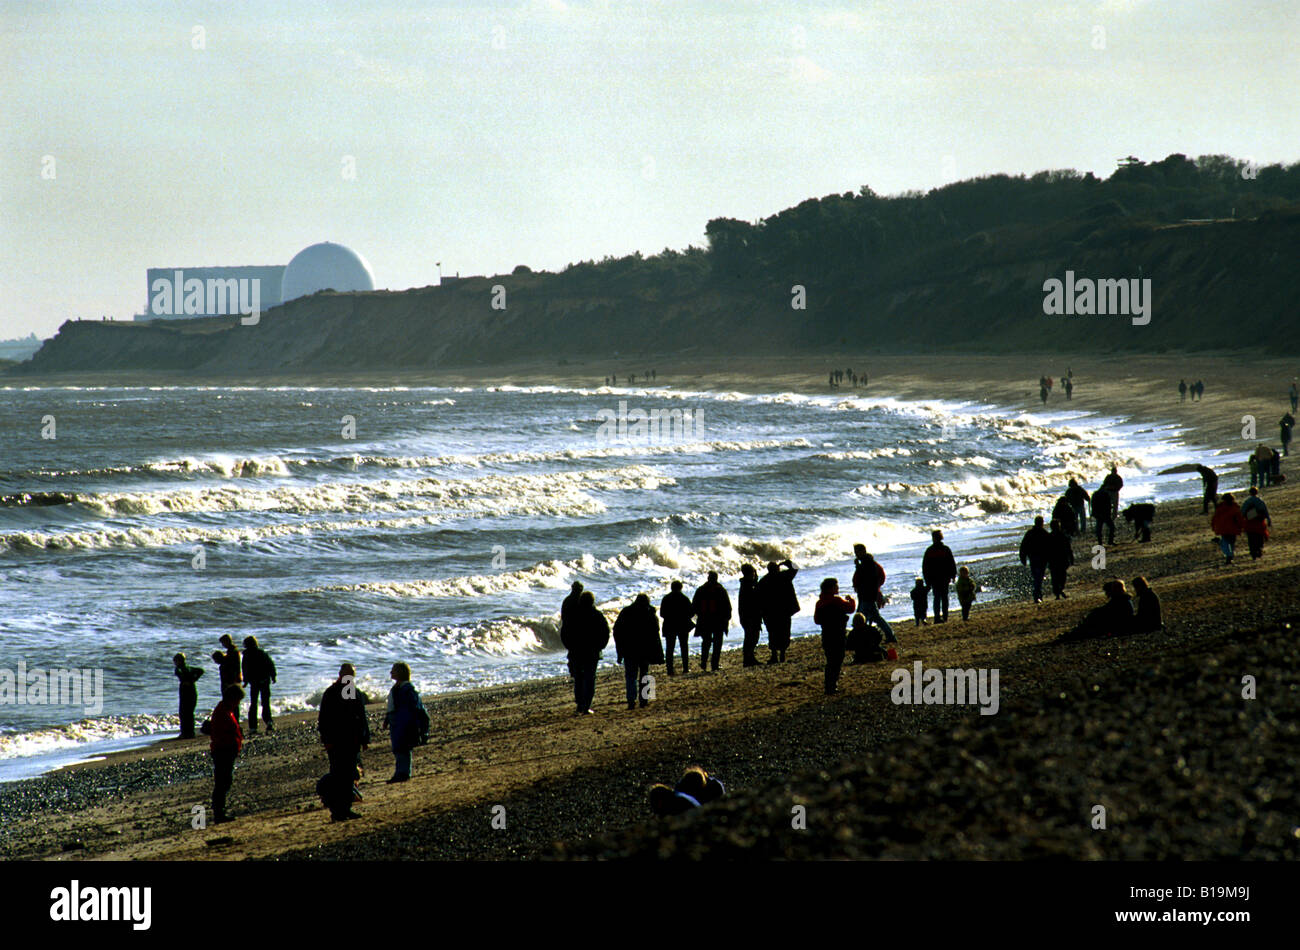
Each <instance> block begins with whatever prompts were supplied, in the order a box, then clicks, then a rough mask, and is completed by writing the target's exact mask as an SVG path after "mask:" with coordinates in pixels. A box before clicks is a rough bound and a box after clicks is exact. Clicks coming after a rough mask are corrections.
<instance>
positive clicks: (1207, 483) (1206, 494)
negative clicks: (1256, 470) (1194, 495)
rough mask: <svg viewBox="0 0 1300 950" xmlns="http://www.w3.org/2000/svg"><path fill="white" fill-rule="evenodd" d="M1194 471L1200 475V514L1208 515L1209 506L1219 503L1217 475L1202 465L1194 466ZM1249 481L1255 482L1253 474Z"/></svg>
mask: <svg viewBox="0 0 1300 950" xmlns="http://www.w3.org/2000/svg"><path fill="white" fill-rule="evenodd" d="M1252 458H1253V456H1252ZM1196 473H1197V474H1198V475H1200V476H1201V514H1203V515H1208V514H1209V513H1210V506H1211V505H1217V504H1218V503H1219V475H1218V473H1217V472H1216V471H1215V470H1214V469H1212V468H1207V467H1206V466H1204V465H1198V466H1196ZM1250 483H1251V484H1252V485H1253V484H1255V477H1254V475H1252V476H1251V479H1250Z"/></svg>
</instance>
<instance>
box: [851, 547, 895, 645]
mask: <svg viewBox="0 0 1300 950" xmlns="http://www.w3.org/2000/svg"><path fill="white" fill-rule="evenodd" d="M884 586H885V569H884V568H883V567H881V566H880V562H879V561H877V560H876V559H875V558H874V557H872V556H871V554H869V553H868V552H867V546H866V545H865V544H855V545H853V592H854V593H855V594H857V595H858V612H859V613H860V614H862V615H863V616H864V617H866V618H867V620H868V621H869V622H871V623H872V624H874V625H875V626H877V627H879V628H880V632H881V633H883V634H884V635H885V640H886V641H887V642H889V643H897V642H898V637H896V636H895V635H894V628H893V627H891V626H890V625H889V621H888V620H886V619H885V618H884V617H882V616H881V615H880V608H881V607H883V606H884V605H885V595H884V594H883V593H882V589H883V588H884Z"/></svg>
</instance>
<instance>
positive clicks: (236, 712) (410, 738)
mask: <svg viewBox="0 0 1300 950" xmlns="http://www.w3.org/2000/svg"><path fill="white" fill-rule="evenodd" d="M220 642H221V645H222V646H223V647H225V651H224V652H223V651H220V650H218V651H216V652H214V653H213V654H212V660H213V662H214V663H216V664H217V668H218V675H219V677H220V681H221V699H220V701H219V702H218V703H217V705H216V706H215V707H214V708H213V710H212V714H211V716H209V718H208V719H207V721H205V722H204V723H203V725H202V727H201V728H200V731H201V732H203V733H204V734H206V735H207V736H209V738H210V743H209V750H210V752H211V755H212V769H213V785H212V818H213V822H214V823H221V822H224V821H227V820H228V816H227V814H226V798H227V796H228V795H229V792H230V788H231V785H232V784H233V780H234V768H235V760H236V759H237V758H238V757H239V754H240V752H241V751H242V750H243V747H244V730H243V728H242V727H241V726H240V707H241V704H242V703H243V701H244V698H245V695H246V694H245V692H244V686H245V685H247V686H248V689H249V695H251V700H250V702H249V707H248V731H249V733H250V734H254V735H255V734H256V733H257V701H258V697H259V696H260V697H261V700H262V719H263V722H265V724H266V731H267V732H272V731H273V729H274V725H273V722H272V718H271V683H274V682H275V676H276V672H275V662H274V661H273V660H272V659H271V657H270V655H268V654H267V652H266V651H265V650H263V649H262V648H261V646H260V645H259V644H258V642H257V638H256V637H253V636H249V637H245V638H244V652H243V657H242V663H241V658H240V653H239V650H238V648H236V647H235V644H234V641H232V640H231V638H230V637H229V636H222V637H221V640H220ZM172 663H173V672H174V673H175V676H176V678H177V679H178V680H179V681H180V720H181V730H180V736H179V738H181V739H194V738H196V736H195V730H194V710H195V707H196V706H197V704H198V687H197V683H198V681H199V679H200V677H202V676H203V673H204V670H203V669H202V668H201V667H195V666H190V665H189V663H188V662H187V661H186V658H185V654H184V653H177V654H176V655H175V656H174V657H173V658H172ZM390 676H391V677H392V679H393V680H394V684H393V687H392V689H391V690H389V693H388V709H387V712H386V715H385V716H384V728H385V729H386V730H388V732H389V738H390V743H391V746H392V750H393V756H394V762H395V767H394V772H393V777H392V778H391V779H389V782H404V781H406V780H407V779H409V778H410V777H411V750H412V749H413V748H414V747H415V746H417V745H422V744H423V743H425V742H427V741H428V735H429V716H428V713H427V712H425V709H424V703H423V702H422V701H421V699H420V694H419V692H417V691H416V689H415V686H414V685H413V684H412V683H411V669H410V667H409V666H408V665H407V664H405V663H395V664H393V668H392V670H391V671H390ZM368 702H369V699H368V698H367V696H366V694H365V693H363V692H361V690H359V689H358V688H357V687H356V671H355V670H354V669H353V667H352V664H350V663H344V664H343V665H342V666H341V667H340V668H339V675H338V679H336V680H335V681H334V683H332V684H331V685H330V686H329V687H328V688H327V689H326V690H325V692H324V694H323V695H322V697H321V704H320V713H319V716H318V718H317V727H318V729H319V731H320V737H321V742H323V743H324V745H325V751H326V755H327V756H328V758H329V773H328V774H327V775H325V776H324V777H323V778H322V779H321V780H320V782H318V783H317V786H316V790H317V792H318V793H319V794H320V797H321V800H322V801H323V802H324V804H325V805H326V806H327V807H328V808H329V810H330V814H331V817H332V818H333V819H334V820H335V821H342V820H346V819H349V818H358V817H360V816H359V815H357V814H356V812H354V811H353V810H352V805H353V803H354V802H357V801H360V798H361V793H360V791H359V790H358V789H357V787H356V782H357V780H358V779H360V777H361V774H362V766H361V751H362V750H363V749H365V748H367V747H368V746H369V744H370V724H369V722H368V721H367V719H366V704H367V703H368Z"/></svg>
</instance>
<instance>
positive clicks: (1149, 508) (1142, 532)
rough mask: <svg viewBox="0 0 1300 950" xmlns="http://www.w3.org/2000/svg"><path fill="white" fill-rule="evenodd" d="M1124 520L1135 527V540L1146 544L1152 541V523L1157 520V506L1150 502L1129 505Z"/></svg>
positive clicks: (1125, 510)
mask: <svg viewBox="0 0 1300 950" xmlns="http://www.w3.org/2000/svg"><path fill="white" fill-rule="evenodd" d="M1124 520H1125V521H1127V522H1128V523H1129V524H1131V525H1132V526H1133V540H1134V541H1139V542H1141V543H1143V544H1145V543H1146V542H1147V541H1150V540H1151V523H1152V522H1154V521H1155V520H1156V506H1155V505H1153V504H1151V503H1150V502H1143V503H1141V504H1134V505H1129V506H1128V507H1127V508H1125V509H1124Z"/></svg>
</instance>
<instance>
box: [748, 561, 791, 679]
mask: <svg viewBox="0 0 1300 950" xmlns="http://www.w3.org/2000/svg"><path fill="white" fill-rule="evenodd" d="M798 573H799V568H797V567H795V566H794V564H792V563H791V562H790V560H789V559H788V558H787V559H786V560H784V561H782V562H781V563H780V564H777V563H776V561H769V562H768V565H767V574H765V575H764V576H763V578H762V579H761V580H760V581H759V582H758V603H759V607H760V609H761V610H762V611H763V624H764V626H766V627H767V646H768V649H769V650H771V651H772V657H771V659H769V660H768V661H767V664H768V666H771V665H772V664H774V663H784V662H785V651H786V650H787V649H789V647H790V618H791V617H793V616H794V615H795V614H797V613H798V612H799V595H798V594H796V593H795V592H794V576H795V575H796V574H798Z"/></svg>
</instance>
